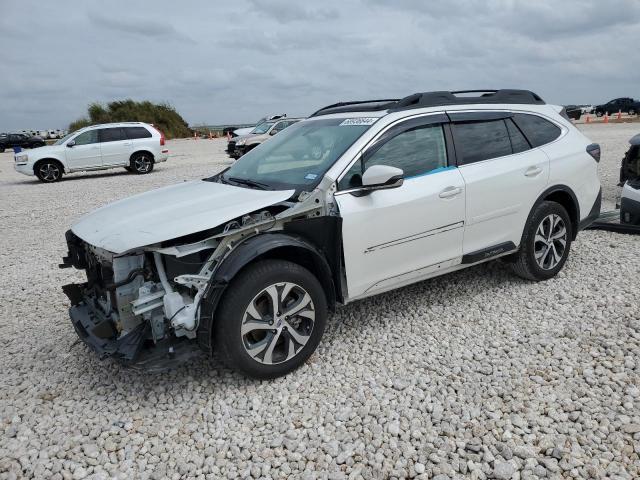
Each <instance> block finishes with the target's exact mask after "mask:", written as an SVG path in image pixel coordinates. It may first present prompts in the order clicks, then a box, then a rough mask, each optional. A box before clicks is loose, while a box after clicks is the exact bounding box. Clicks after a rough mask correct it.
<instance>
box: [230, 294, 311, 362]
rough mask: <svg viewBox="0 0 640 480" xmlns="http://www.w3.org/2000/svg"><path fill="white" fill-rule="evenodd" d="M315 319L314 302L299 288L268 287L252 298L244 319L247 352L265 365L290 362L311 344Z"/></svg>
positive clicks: (243, 333)
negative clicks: (308, 343)
mask: <svg viewBox="0 0 640 480" xmlns="http://www.w3.org/2000/svg"><path fill="white" fill-rule="evenodd" d="M315 317H316V315H315V307H314V305H313V300H312V299H311V296H310V295H309V293H308V292H307V291H306V290H305V289H304V288H302V287H301V286H300V285H297V284H295V283H291V282H283V283H275V284H272V285H269V286H268V287H266V288H265V289H263V290H262V291H260V292H259V293H258V294H257V295H256V296H255V297H253V299H252V300H251V302H250V303H249V306H248V307H247V309H246V310H245V313H244V315H243V317H242V326H241V330H240V335H241V336H242V343H243V345H244V349H245V351H246V352H247V353H248V354H249V355H250V356H251V357H252V358H253V359H254V360H255V361H257V362H259V363H262V364H265V365H275V364H278V363H282V362H286V361H288V360H291V359H292V358H293V357H295V356H296V355H298V354H299V353H300V352H301V351H302V349H303V348H304V346H305V345H306V344H307V342H308V341H309V339H310V337H311V333H312V331H313V327H314V323H315Z"/></svg>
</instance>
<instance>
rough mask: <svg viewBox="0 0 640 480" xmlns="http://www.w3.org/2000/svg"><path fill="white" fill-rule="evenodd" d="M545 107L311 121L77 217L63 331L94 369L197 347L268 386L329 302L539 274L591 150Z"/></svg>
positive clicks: (320, 327) (417, 102)
mask: <svg viewBox="0 0 640 480" xmlns="http://www.w3.org/2000/svg"><path fill="white" fill-rule="evenodd" d="M474 93H475V94H476V96H469V95H470V94H474ZM560 110H561V108H560V107H557V106H554V105H547V104H546V103H545V102H544V101H543V100H542V99H541V98H540V97H539V96H538V95H536V94H534V93H532V92H529V91H524V90H496V91H490V92H486V93H484V94H483V95H480V94H478V92H477V91H473V92H425V93H416V94H413V95H409V96H407V97H405V98H402V99H397V100H371V101H366V102H343V103H339V104H334V105H330V106H327V107H325V108H322V109H320V110H318V111H317V112H316V113H314V114H313V115H312V116H311V117H310V118H308V119H305V120H303V121H300V122H297V123H296V124H295V125H292V126H291V127H288V128H286V129H285V130H284V131H283V132H281V133H279V134H278V135H276V136H274V137H273V138H272V139H270V140H269V141H267V142H264V143H262V144H261V145H260V146H258V147H257V148H255V149H253V150H251V151H250V152H248V153H247V154H246V155H244V156H243V157H242V158H240V160H238V161H237V162H235V163H234V164H233V165H231V166H230V167H229V168H228V169H226V170H224V171H222V172H218V173H216V174H214V175H212V176H211V177H209V178H205V179H202V180H196V181H193V182H186V183H185V182H183V183H179V184H177V185H172V186H169V187H165V188H161V189H158V190H154V191H149V192H146V193H143V194H141V195H136V196H134V197H131V198H129V199H124V200H120V201H118V202H115V203H113V204H111V205H107V206H105V207H102V208H100V209H98V210H96V211H94V212H93V213H90V214H88V215H86V216H84V217H83V218H81V219H80V220H79V221H77V222H76V223H75V224H74V225H73V226H72V227H71V229H70V230H69V231H68V232H67V234H66V241H67V248H68V254H67V256H65V257H64V258H63V263H62V265H61V267H63V268H66V267H74V268H77V269H80V270H83V271H84V272H85V273H86V281H83V282H78V283H72V284H69V285H65V286H64V287H63V291H64V292H65V294H66V295H67V296H68V298H69V300H70V302H71V305H72V307H71V309H70V310H69V314H70V317H71V322H72V324H73V325H74V327H75V330H76V331H77V332H78V336H79V337H80V339H81V340H82V341H84V342H85V343H86V344H87V345H88V346H89V347H90V348H92V349H93V350H94V351H95V352H97V353H98V355H99V356H101V357H105V356H112V357H115V358H117V359H119V360H120V361H122V362H124V363H129V364H131V363H136V362H137V361H140V360H144V361H146V362H147V364H148V360H149V358H156V359H159V360H161V361H162V362H165V363H164V365H166V362H169V361H174V362H175V361H178V355H176V352H178V351H181V352H182V353H183V354H184V353H185V352H188V351H189V349H198V348H200V349H202V350H203V351H205V352H206V353H207V354H213V353H214V352H215V353H216V355H217V357H218V358H220V359H221V360H222V361H223V362H224V363H226V364H227V365H228V366H230V367H232V368H234V369H237V370H239V371H241V372H243V373H245V374H247V375H250V376H253V377H257V378H273V377H277V376H280V375H284V374H286V373H288V372H290V371H292V370H294V369H295V368H297V367H298V366H300V365H302V364H303V363H304V362H305V361H306V360H307V359H308V358H309V356H310V355H311V354H312V353H313V352H314V350H315V349H316V347H317V346H318V344H319V342H320V339H321V337H322V335H323V331H324V328H325V324H326V320H327V316H328V314H329V312H330V311H332V310H333V308H334V306H336V305H338V304H342V305H344V304H348V303H351V302H353V301H356V300H359V299H362V298H366V297H370V296H373V295H376V294H380V293H382V292H386V291H389V290H393V289H395V288H399V287H402V286H406V285H409V284H412V283H415V282H419V281H422V280H425V279H427V278H431V277H435V276H438V275H442V274H445V273H449V272H454V271H457V270H460V269H463V268H467V267H471V266H474V265H477V264H480V263H482V262H486V261H489V260H493V259H496V258H499V257H504V258H505V261H506V262H508V263H509V264H511V266H512V267H513V270H514V272H515V273H516V274H517V275H519V276H521V277H523V278H525V279H528V280H533V281H542V280H547V279H550V278H553V277H554V276H556V275H557V274H558V273H559V272H560V271H561V270H562V268H563V266H564V264H565V262H566V261H567V258H568V257H569V251H570V248H571V245H572V241H573V240H574V239H575V238H576V235H577V234H578V232H579V231H580V230H581V229H583V228H585V226H587V225H589V224H590V223H591V222H592V221H593V219H595V218H596V217H598V215H599V212H600V200H601V189H600V181H599V179H598V162H599V160H600V156H599V153H600V148H599V146H598V145H595V144H593V143H591V141H590V140H589V139H588V138H586V137H585V136H584V135H583V134H582V133H581V132H580V131H579V130H577V129H576V128H575V127H574V126H573V124H572V123H571V122H570V121H569V120H567V119H566V118H564V117H563V116H561V115H560V113H559V112H560ZM132 212H133V213H134V214H132ZM73 277H75V278H77V275H73ZM563 288H564V287H563V285H562V282H557V283H555V284H554V285H550V286H549V287H548V290H549V291H551V292H553V291H556V292H560V291H562V289H563ZM462 290H464V289H462ZM456 295H459V291H458V292H457V293H456ZM453 301H455V300H453ZM516 301H518V300H517V299H514V302H516ZM397 308H402V306H400V305H399V306H397ZM380 342H381V345H382V346H381V348H384V345H383V343H384V341H383V339H382V338H381V339H380ZM183 358H184V356H183Z"/></svg>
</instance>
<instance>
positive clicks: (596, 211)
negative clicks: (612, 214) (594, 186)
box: [578, 187, 602, 231]
mask: <svg viewBox="0 0 640 480" xmlns="http://www.w3.org/2000/svg"><path fill="white" fill-rule="evenodd" d="M601 207H602V187H601V188H600V190H599V191H598V196H597V197H596V201H595V202H593V206H592V207H591V210H590V211H589V215H587V216H586V217H585V218H584V219H583V220H581V221H580V225H578V231H581V230H584V229H585V228H587V227H588V226H589V225H591V224H592V223H593V222H595V221H596V220H597V219H598V217H599V216H600V209H601Z"/></svg>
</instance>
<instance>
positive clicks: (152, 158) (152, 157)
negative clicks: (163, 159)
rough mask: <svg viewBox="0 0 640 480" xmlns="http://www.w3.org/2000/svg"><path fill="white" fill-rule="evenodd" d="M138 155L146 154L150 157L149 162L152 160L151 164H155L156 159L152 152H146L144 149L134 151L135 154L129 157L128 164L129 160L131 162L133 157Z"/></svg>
mask: <svg viewBox="0 0 640 480" xmlns="http://www.w3.org/2000/svg"><path fill="white" fill-rule="evenodd" d="M139 153H146V154H148V155H151V160H153V163H155V162H156V157H155V155H154V154H153V152H152V151H151V150H148V149H146V148H139V149H138V150H136V151H135V152H133V153H132V154H131V155H129V162H131V160H133V157H135V156H136V155H138V154H139Z"/></svg>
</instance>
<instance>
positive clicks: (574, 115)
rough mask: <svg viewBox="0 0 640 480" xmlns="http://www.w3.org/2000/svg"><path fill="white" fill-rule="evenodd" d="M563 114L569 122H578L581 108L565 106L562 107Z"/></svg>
mask: <svg viewBox="0 0 640 480" xmlns="http://www.w3.org/2000/svg"><path fill="white" fill-rule="evenodd" d="M564 113H566V114H567V117H569V118H570V119H571V120H580V116H581V115H582V107H581V106H580V105H566V106H565V107H564Z"/></svg>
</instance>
